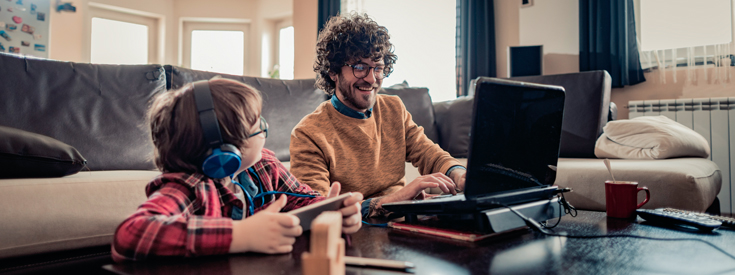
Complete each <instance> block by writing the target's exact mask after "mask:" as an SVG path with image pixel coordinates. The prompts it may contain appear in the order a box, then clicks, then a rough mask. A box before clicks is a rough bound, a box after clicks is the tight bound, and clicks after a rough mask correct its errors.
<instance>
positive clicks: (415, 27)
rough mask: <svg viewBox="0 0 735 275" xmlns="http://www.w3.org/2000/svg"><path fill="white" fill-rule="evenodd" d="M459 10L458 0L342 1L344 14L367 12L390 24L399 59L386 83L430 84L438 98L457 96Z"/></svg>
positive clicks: (438, 99) (449, 98) (384, 81)
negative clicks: (456, 48) (457, 12)
mask: <svg viewBox="0 0 735 275" xmlns="http://www.w3.org/2000/svg"><path fill="white" fill-rule="evenodd" d="M386 7H390V8H386ZM456 10H457V3H456V2H455V1H447V0H402V1H395V0H371V1H350V0H343V2H342V13H343V14H346V13H349V12H351V11H356V12H358V13H367V14H368V15H369V16H370V17H371V18H372V19H373V20H375V21H376V22H378V24H379V25H382V26H385V27H386V28H388V32H389V33H390V37H391V39H390V40H391V43H393V46H394V47H395V51H394V52H395V54H396V55H397V56H398V61H396V64H395V65H394V67H393V69H394V71H393V73H392V74H391V75H390V77H387V78H385V79H384V80H383V86H384V87H388V86H391V85H394V84H398V83H402V82H403V81H404V80H405V81H406V82H407V83H408V84H409V85H410V86H414V87H427V88H429V94H430V95H431V99H432V101H435V102H436V101H445V100H451V99H454V98H456V97H457V96H456V94H457V93H456V89H457V86H456V81H457V79H456V71H455V68H456V59H455V58H456V57H455V54H456V50H455V45H456V44H455V43H456V27H457V14H456ZM407 11H410V12H407Z"/></svg>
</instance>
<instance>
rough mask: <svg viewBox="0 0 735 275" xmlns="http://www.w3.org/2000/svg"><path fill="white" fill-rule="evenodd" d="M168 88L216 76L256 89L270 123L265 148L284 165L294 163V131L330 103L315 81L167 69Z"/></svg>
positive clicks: (174, 68)
mask: <svg viewBox="0 0 735 275" xmlns="http://www.w3.org/2000/svg"><path fill="white" fill-rule="evenodd" d="M165 69H166V75H167V80H168V81H169V83H168V84H167V87H169V88H170V89H178V88H181V87H182V86H184V85H186V84H187V83H190V82H193V81H198V80H207V79H211V78H212V77H215V76H221V77H223V78H228V79H234V80H237V81H240V82H242V83H245V84H247V85H250V86H252V87H253V88H255V89H257V90H259V91H260V92H261V93H262V95H263V114H262V115H263V117H264V118H265V120H266V121H268V125H269V128H268V139H266V142H265V148H268V149H270V150H271V151H273V152H275V153H276V157H277V158H278V159H279V160H280V161H288V160H290V159H291V155H290V153H289V150H288V148H289V144H290V143H291V130H293V127H295V126H296V124H298V123H299V121H301V118H303V117H304V116H306V115H308V114H310V113H311V112H313V111H314V110H316V107H317V106H319V104H321V103H322V102H324V101H325V100H327V99H328V97H327V94H325V93H324V91H322V90H319V89H317V88H315V87H314V83H315V82H316V80H315V79H297V80H281V79H270V78H261V77H251V76H238V75H228V74H221V73H214V72H205V71H197V70H191V69H186V68H182V67H176V66H169V65H166V66H165Z"/></svg>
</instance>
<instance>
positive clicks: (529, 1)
mask: <svg viewBox="0 0 735 275" xmlns="http://www.w3.org/2000/svg"><path fill="white" fill-rule="evenodd" d="M530 6H533V0H521V8H527V7H530Z"/></svg>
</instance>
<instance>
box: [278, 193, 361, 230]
mask: <svg viewBox="0 0 735 275" xmlns="http://www.w3.org/2000/svg"><path fill="white" fill-rule="evenodd" d="M348 197H350V193H344V194H342V195H339V196H336V197H334V198H329V199H326V200H323V201H320V202H317V203H315V204H310V205H307V206H304V207H301V208H299V209H295V210H291V211H288V212H287V213H289V214H293V215H295V216H296V217H299V220H300V221H301V228H302V229H303V230H304V231H306V230H309V229H311V221H313V220H314V219H316V216H319V214H321V213H322V212H324V211H337V210H339V209H340V208H342V202H343V201H344V200H345V199H347V198H348Z"/></svg>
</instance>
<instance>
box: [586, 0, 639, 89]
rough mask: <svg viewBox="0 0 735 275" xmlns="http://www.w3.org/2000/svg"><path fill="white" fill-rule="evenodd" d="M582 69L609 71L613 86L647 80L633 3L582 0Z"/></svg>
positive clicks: (621, 0)
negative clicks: (639, 47) (637, 36)
mask: <svg viewBox="0 0 735 275" xmlns="http://www.w3.org/2000/svg"><path fill="white" fill-rule="evenodd" d="M579 70H580V71H593V70H606V71H607V72H608V73H610V76H611V77H612V86H613V87H623V86H624V85H634V84H638V83H641V82H643V81H646V79H645V77H644V76H643V70H642V69H641V62H640V59H639V56H638V43H637V41H636V30H635V16H634V10H633V0H579Z"/></svg>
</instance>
